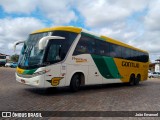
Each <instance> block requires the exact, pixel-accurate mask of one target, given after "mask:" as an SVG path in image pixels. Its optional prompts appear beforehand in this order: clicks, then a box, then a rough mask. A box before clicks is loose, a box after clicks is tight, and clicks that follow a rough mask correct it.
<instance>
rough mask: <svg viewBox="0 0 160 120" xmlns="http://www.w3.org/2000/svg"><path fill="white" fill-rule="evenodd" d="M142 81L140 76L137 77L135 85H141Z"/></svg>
mask: <svg viewBox="0 0 160 120" xmlns="http://www.w3.org/2000/svg"><path fill="white" fill-rule="evenodd" d="M140 80H141V77H140V75H138V76H137V78H136V79H135V85H139V82H140Z"/></svg>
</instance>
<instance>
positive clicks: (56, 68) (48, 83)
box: [45, 64, 65, 87]
mask: <svg viewBox="0 0 160 120" xmlns="http://www.w3.org/2000/svg"><path fill="white" fill-rule="evenodd" d="M61 66H62V65H61V64H54V65H50V66H46V71H49V72H47V73H46V76H45V87H60V86H65V77H64V76H62V74H61Z"/></svg>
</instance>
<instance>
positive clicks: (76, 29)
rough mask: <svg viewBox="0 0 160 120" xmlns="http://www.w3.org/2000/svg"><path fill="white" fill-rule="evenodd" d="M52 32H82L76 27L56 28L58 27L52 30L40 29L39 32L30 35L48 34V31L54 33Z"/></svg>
mask: <svg viewBox="0 0 160 120" xmlns="http://www.w3.org/2000/svg"><path fill="white" fill-rule="evenodd" d="M54 30H62V31H69V32H75V33H80V32H81V31H82V29H81V28H77V27H71V26H58V27H53V28H44V29H40V30H37V31H35V32H33V33H32V34H35V33H41V32H50V31H54Z"/></svg>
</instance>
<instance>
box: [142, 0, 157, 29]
mask: <svg viewBox="0 0 160 120" xmlns="http://www.w3.org/2000/svg"><path fill="white" fill-rule="evenodd" d="M159 11H160V0H157V1H153V2H152V3H151V4H150V5H149V8H148V14H147V15H146V16H145V21H144V23H145V25H146V27H147V29H149V30H153V31H156V30H158V31H160V24H159V21H160V12H159Z"/></svg>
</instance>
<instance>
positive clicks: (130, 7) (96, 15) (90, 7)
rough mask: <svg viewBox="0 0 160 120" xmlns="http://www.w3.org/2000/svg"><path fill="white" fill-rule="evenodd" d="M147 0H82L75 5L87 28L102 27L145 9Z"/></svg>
mask: <svg viewBox="0 0 160 120" xmlns="http://www.w3.org/2000/svg"><path fill="white" fill-rule="evenodd" d="M145 4H147V0H140V1H133V0H132V1H128V0H123V1H118V0H98V1H92V0H85V1H84V0H82V1H79V2H78V3H77V5H78V10H79V11H80V13H81V14H82V16H84V18H85V22H86V25H87V26H89V27H103V26H104V25H108V24H112V23H114V22H117V21H119V22H121V21H123V20H124V19H126V18H127V17H129V16H130V15H131V14H132V13H134V12H136V11H141V10H143V9H144V8H145Z"/></svg>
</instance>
